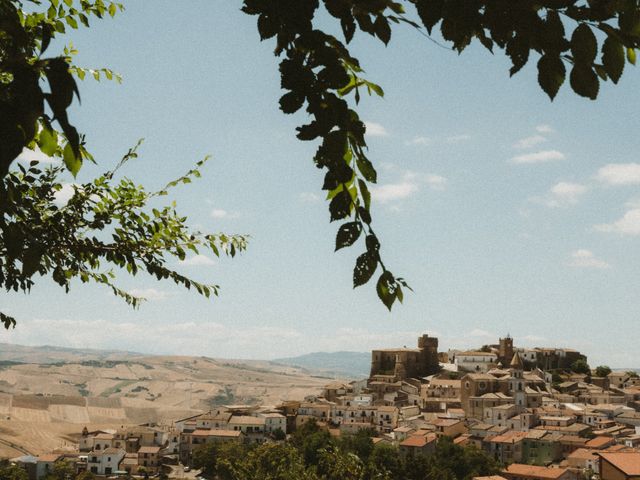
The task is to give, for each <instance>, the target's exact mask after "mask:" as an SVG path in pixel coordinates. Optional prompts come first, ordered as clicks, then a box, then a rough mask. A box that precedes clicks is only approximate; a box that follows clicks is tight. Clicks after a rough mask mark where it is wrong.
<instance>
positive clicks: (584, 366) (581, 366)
mask: <svg viewBox="0 0 640 480" xmlns="http://www.w3.org/2000/svg"><path fill="white" fill-rule="evenodd" d="M571 371H572V372H574V373H584V374H586V375H588V374H590V373H591V367H589V364H588V363H587V361H586V360H585V359H584V358H579V359H578V360H576V361H575V362H573V363H572V364H571Z"/></svg>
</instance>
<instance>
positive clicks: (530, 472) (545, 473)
mask: <svg viewBox="0 0 640 480" xmlns="http://www.w3.org/2000/svg"><path fill="white" fill-rule="evenodd" d="M503 471H504V472H505V473H508V474H511V475H520V476H522V477H534V478H540V479H542V478H544V479H547V478H548V479H556V478H560V477H561V476H562V475H564V474H565V473H566V472H567V469H566V468H546V467H537V466H535V465H524V464H522V463H512V464H511V465H509V466H508V467H507V468H506V469H505V470H503Z"/></svg>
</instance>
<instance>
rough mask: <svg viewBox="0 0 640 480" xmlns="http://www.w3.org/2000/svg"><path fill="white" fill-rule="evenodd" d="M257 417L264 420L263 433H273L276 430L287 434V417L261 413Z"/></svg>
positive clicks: (278, 414) (279, 414)
mask: <svg viewBox="0 0 640 480" xmlns="http://www.w3.org/2000/svg"><path fill="white" fill-rule="evenodd" d="M258 416H259V417H262V418H264V431H265V432H266V433H273V432H275V431H276V430H282V432H283V433H287V417H285V416H284V415H282V414H281V413H261V414H259V415H258Z"/></svg>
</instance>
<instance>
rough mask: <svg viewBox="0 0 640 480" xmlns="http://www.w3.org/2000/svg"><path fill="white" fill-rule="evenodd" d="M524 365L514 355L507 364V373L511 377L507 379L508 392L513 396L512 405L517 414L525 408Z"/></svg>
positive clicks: (518, 357) (517, 355) (517, 356)
mask: <svg viewBox="0 0 640 480" xmlns="http://www.w3.org/2000/svg"><path fill="white" fill-rule="evenodd" d="M523 370H524V364H523V363H522V359H521V358H520V355H519V354H518V353H516V354H515V355H513V358H512V359H511V363H510V364H509V371H510V372H511V377H509V390H510V391H511V395H513V403H514V404H515V406H516V409H517V410H518V412H521V411H522V410H524V409H525V408H527V394H526V392H525V388H526V384H525V381H524V374H523V373H524V372H523Z"/></svg>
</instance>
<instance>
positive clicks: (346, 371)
mask: <svg viewBox="0 0 640 480" xmlns="http://www.w3.org/2000/svg"><path fill="white" fill-rule="evenodd" d="M272 362H274V363H281V364H285V365H292V366H295V367H301V368H306V369H308V370H311V371H320V372H323V373H324V374H325V375H330V376H334V377H345V376H346V377H349V378H365V377H368V376H369V371H370V370H371V353H368V352H314V353H307V354H305V355H300V356H298V357H288V358H278V359H275V360H272Z"/></svg>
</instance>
